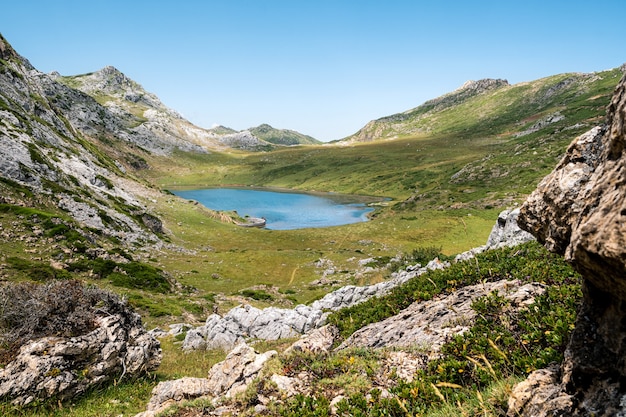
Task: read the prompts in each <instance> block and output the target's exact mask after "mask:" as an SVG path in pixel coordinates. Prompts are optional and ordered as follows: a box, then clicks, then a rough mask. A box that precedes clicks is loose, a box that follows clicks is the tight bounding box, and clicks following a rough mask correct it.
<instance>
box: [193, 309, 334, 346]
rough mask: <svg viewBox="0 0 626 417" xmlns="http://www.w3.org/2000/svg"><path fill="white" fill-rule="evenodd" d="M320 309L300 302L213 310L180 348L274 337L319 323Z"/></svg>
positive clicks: (280, 336)
mask: <svg viewBox="0 0 626 417" xmlns="http://www.w3.org/2000/svg"><path fill="white" fill-rule="evenodd" d="M321 319H322V311H320V310H318V309H313V308H311V307H308V306H304V305H300V306H297V307H296V308H295V309H280V308H275V307H269V308H265V309H263V310H261V309H258V308H256V307H252V306H250V305H242V306H238V307H235V308H233V309H231V310H230V311H229V312H228V313H227V314H226V315H224V316H223V317H221V316H219V315H217V314H212V315H210V316H209V317H208V318H207V320H206V322H205V324H204V326H200V327H197V328H195V329H192V330H190V331H188V332H187V335H186V337H185V341H184V342H183V349H185V350H195V349H226V350H227V349H232V347H233V346H235V345H237V344H238V343H241V342H242V341H244V340H245V339H246V338H248V337H251V338H259V339H265V340H277V339H284V338H288V337H294V336H298V335H301V334H303V333H306V332H307V331H309V330H312V329H314V328H316V327H319V325H320V321H321Z"/></svg>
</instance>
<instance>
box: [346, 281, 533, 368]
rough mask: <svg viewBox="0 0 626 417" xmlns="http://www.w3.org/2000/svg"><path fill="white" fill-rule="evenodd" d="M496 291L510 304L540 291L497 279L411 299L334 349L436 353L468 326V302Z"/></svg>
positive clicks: (523, 304) (514, 305)
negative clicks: (406, 349)
mask: <svg viewBox="0 0 626 417" xmlns="http://www.w3.org/2000/svg"><path fill="white" fill-rule="evenodd" d="M494 291H497V292H498V294H500V295H501V296H504V297H505V298H506V299H508V300H509V301H510V302H511V308H518V309H519V308H523V307H526V306H527V305H529V304H531V303H532V302H533V301H534V298H535V297H536V296H537V295H540V294H542V293H543V292H544V286H543V285H541V284H538V283H530V284H523V285H522V284H521V283H520V282H518V281H509V280H501V281H496V282H485V283H481V284H476V285H470V286H467V287H464V288H461V289H458V290H456V291H454V292H453V293H451V294H449V295H446V296H441V297H439V298H436V299H433V300H429V301H422V302H415V303H413V304H411V305H410V306H409V307H407V308H406V309H404V310H402V311H401V312H400V313H399V314H397V315H395V316H392V317H389V318H387V319H385V320H383V321H380V322H377V323H372V324H370V325H368V326H365V327H363V328H361V329H359V330H357V331H356V332H354V333H353V334H352V335H351V336H350V337H349V338H348V339H346V340H345V341H344V342H343V343H342V344H341V345H340V346H339V347H338V349H345V348H348V347H369V348H382V347H410V348H417V349H418V350H420V351H423V352H426V353H427V354H429V355H431V356H432V355H436V353H437V352H438V351H439V349H440V347H441V346H442V345H443V344H444V343H445V342H446V341H447V340H449V338H450V337H453V336H454V335H458V334H462V333H464V332H466V331H467V330H469V328H470V327H471V325H472V322H473V319H474V317H475V315H476V313H475V311H474V310H473V309H472V307H471V306H472V303H473V302H474V300H476V299H477V298H478V297H481V296H486V295H488V294H491V293H493V292H494Z"/></svg>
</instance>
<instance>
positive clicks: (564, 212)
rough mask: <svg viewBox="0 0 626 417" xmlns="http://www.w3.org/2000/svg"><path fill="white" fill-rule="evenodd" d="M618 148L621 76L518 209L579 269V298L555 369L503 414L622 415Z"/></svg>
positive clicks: (624, 120)
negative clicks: (590, 122) (598, 113)
mask: <svg viewBox="0 0 626 417" xmlns="http://www.w3.org/2000/svg"><path fill="white" fill-rule="evenodd" d="M625 149H626V76H625V77H623V78H622V80H621V81H620V83H619V84H618V86H617V87H616V89H615V92H614V95H613V98H612V100H611V103H610V105H609V106H608V109H607V120H606V123H605V124H604V125H602V126H598V127H595V128H593V129H591V130H590V131H588V132H587V133H585V134H583V135H581V136H579V137H578V138H576V139H575V140H574V141H573V142H572V144H571V145H570V146H569V147H568V149H567V153H566V154H565V156H564V157H563V159H562V160H561V161H560V162H559V164H558V165H557V167H556V168H555V169H554V171H553V172H552V173H551V174H549V175H548V176H547V177H546V178H544V179H543V181H541V183H540V184H539V185H538V187H537V189H536V190H535V191H534V192H533V193H532V194H531V196H530V197H529V198H528V199H527V200H526V202H525V203H524V205H523V206H522V208H521V211H520V214H519V218H518V222H519V225H520V227H522V228H523V229H525V230H527V231H529V232H531V233H532V234H534V235H535V236H536V237H537V239H538V240H539V241H540V242H541V243H543V244H544V245H545V246H546V247H547V248H548V249H549V250H551V251H553V252H556V253H559V254H562V255H563V256H564V257H565V259H566V260H568V261H569V262H570V263H571V264H572V265H573V267H574V268H575V269H577V270H578V271H579V272H580V273H581V275H582V276H583V285H582V286H583V300H582V306H581V308H580V309H579V313H578V317H577V319H576V325H575V328H574V331H573V332H572V335H571V338H570V341H569V344H568V346H567V349H566V352H565V358H564V362H563V364H561V367H560V369H559V372H558V373H554V372H553V373H552V374H551V376H550V378H552V379H553V381H552V382H551V383H543V384H535V383H534V382H529V383H526V385H531V386H532V387H533V388H532V397H533V399H532V400H530V401H528V402H527V404H526V405H524V404H525V403H524V402H523V401H522V404H521V405H519V403H516V402H515V401H513V403H512V405H511V408H510V409H509V414H510V415H520V416H534V415H571V416H587V415H626V402H625V401H624V399H625V398H626V388H625V387H624V386H623V384H622V383H621V382H620V381H623V380H624V379H625V378H626V363H625V362H624V358H625V357H626V343H624V341H625V340H626V328H624V325H623V323H624V322H626V302H625V301H626V222H625V221H624V216H625V215H626V152H625ZM535 377H536V376H535ZM517 391H523V392H525V391H527V389H526V388H524V386H522V388H516V389H515V392H517ZM552 398H559V399H563V398H565V399H568V400H567V401H561V400H559V401H556V402H555V401H551V400H550V399H552ZM542 399H548V400H547V401H546V400H543V401H542Z"/></svg>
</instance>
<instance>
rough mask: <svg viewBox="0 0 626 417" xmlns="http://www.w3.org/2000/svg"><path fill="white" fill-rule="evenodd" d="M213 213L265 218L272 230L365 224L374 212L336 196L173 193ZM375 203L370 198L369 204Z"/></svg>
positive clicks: (232, 190)
mask: <svg viewBox="0 0 626 417" xmlns="http://www.w3.org/2000/svg"><path fill="white" fill-rule="evenodd" d="M172 193H173V194H175V195H177V196H180V197H182V198H185V199H188V200H195V201H197V202H199V203H200V204H202V205H203V206H205V207H207V208H210V209H212V210H216V211H233V210H234V211H237V213H238V214H239V215H240V216H241V217H245V216H250V217H259V218H265V220H266V226H265V227H266V228H267V229H273V230H289V229H303V228H308V227H329V226H340V225H344V224H351V223H358V222H364V221H367V220H368V218H367V214H368V213H370V212H372V211H373V210H374V209H373V208H371V207H367V206H366V205H365V204H364V203H363V197H359V196H346V195H339V194H304V193H294V192H282V191H267V190H259V189H241V188H206V189H200V190H184V191H172ZM373 200H375V199H374V198H372V199H371V200H370V201H373Z"/></svg>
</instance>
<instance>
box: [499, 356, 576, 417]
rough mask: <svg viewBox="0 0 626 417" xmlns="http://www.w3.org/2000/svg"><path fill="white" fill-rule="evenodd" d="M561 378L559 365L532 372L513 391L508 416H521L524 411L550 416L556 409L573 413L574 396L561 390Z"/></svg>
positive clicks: (525, 413) (531, 414)
mask: <svg viewBox="0 0 626 417" xmlns="http://www.w3.org/2000/svg"><path fill="white" fill-rule="evenodd" d="M559 379H560V374H559V369H558V367H557V366H553V367H550V368H547V369H540V370H538V371H535V372H533V373H531V374H530V375H529V376H528V378H527V379H526V380H525V381H523V382H521V383H519V384H517V385H516V386H515V388H514V390H513V392H512V393H511V396H510V397H509V404H508V405H509V409H508V412H507V417H517V416H520V415H522V411H524V415H528V416H533V417H549V416H553V415H554V414H552V413H551V412H550V411H549V410H554V409H558V410H561V412H562V414H560V415H571V412H572V398H571V396H570V395H568V394H565V393H562V392H561V386H560V385H559ZM546 404H550V405H549V406H546Z"/></svg>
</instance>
